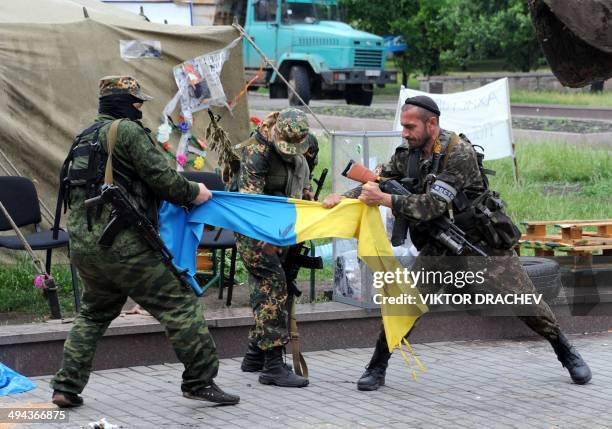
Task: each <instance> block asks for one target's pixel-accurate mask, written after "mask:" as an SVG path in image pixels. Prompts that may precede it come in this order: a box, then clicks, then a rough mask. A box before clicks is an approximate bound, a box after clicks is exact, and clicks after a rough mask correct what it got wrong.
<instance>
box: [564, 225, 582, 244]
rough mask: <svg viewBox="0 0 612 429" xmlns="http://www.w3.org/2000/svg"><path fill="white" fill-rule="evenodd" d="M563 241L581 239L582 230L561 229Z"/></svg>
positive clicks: (573, 228) (572, 227) (570, 227)
mask: <svg viewBox="0 0 612 429" xmlns="http://www.w3.org/2000/svg"><path fill="white" fill-rule="evenodd" d="M561 238H562V239H563V241H570V240H579V239H581V238H582V228H580V227H577V226H565V227H563V228H561Z"/></svg>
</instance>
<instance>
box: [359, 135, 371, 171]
mask: <svg viewBox="0 0 612 429" xmlns="http://www.w3.org/2000/svg"><path fill="white" fill-rule="evenodd" d="M361 145H362V149H363V165H365V166H366V167H368V168H370V147H369V144H368V136H367V135H366V133H363V137H362V139H361Z"/></svg>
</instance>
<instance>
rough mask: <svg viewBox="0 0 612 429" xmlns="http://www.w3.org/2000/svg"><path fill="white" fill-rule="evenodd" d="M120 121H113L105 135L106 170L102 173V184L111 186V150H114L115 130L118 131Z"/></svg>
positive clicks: (115, 141)
mask: <svg viewBox="0 0 612 429" xmlns="http://www.w3.org/2000/svg"><path fill="white" fill-rule="evenodd" d="M121 121H122V119H117V120H115V121H113V123H112V124H111V126H110V129H109V130H108V134H107V135H106V143H107V146H108V147H107V151H108V158H107V160H106V170H105V171H104V184H105V185H112V184H113V149H114V148H115V144H116V143H117V130H118V129H119V123H120V122H121Z"/></svg>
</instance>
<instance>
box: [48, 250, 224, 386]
mask: <svg viewBox="0 0 612 429" xmlns="http://www.w3.org/2000/svg"><path fill="white" fill-rule="evenodd" d="M72 262H73V263H74V264H75V266H76V267H77V269H78V271H79V274H80V276H81V279H82V280H83V283H84V290H83V298H82V307H81V311H80V313H79V314H78V316H77V317H76V319H75V321H74V326H73V327H72V329H71V331H70V334H69V335H68V339H67V340H66V342H65V343H64V357H63V362H62V368H61V369H60V370H59V372H58V373H57V374H56V375H55V377H54V378H53V379H52V380H51V387H52V388H53V389H56V390H61V391H64V392H69V393H75V394H78V393H81V392H82V391H83V389H84V388H85V385H86V384H87V381H88V379H89V375H90V373H91V367H92V362H93V359H94V354H95V351H96V346H97V343H98V340H99V339H100V338H101V337H102V336H103V335H104V332H105V331H106V328H108V325H109V324H110V322H111V321H112V320H113V319H115V318H116V317H117V316H119V314H120V312H121V309H122V307H123V305H124V304H125V302H126V299H127V297H128V296H129V297H130V298H132V299H133V300H134V301H136V302H137V303H138V304H140V305H141V306H142V307H143V308H144V309H145V310H147V311H148V312H149V313H151V315H152V316H153V317H155V318H156V319H157V320H158V321H159V322H160V323H161V324H162V326H163V327H164V329H165V330H166V335H167V337H168V339H169V340H170V343H171V344H172V347H173V348H174V351H175V352H176V355H177V357H178V358H179V360H180V361H181V362H182V363H183V365H185V371H184V372H183V383H182V386H181V388H182V390H183V391H191V390H197V389H199V388H202V387H205V386H208V385H210V383H211V381H212V379H213V378H214V377H215V376H216V375H217V370H218V367H219V361H218V358H217V352H216V348H215V343H214V341H213V339H212V337H211V335H210V333H209V331H208V327H207V325H206V321H205V320H204V314H203V310H202V305H201V304H200V302H199V301H198V300H197V298H196V297H195V295H194V294H193V292H192V291H191V290H188V289H187V288H185V287H184V286H182V285H181V284H180V283H179V281H178V280H177V279H176V278H175V277H174V275H173V274H172V273H171V272H170V271H169V270H168V269H167V268H166V267H165V266H164V265H163V264H162V263H161V257H160V256H159V255H158V254H157V253H155V252H153V251H152V250H151V251H146V252H144V253H142V254H139V255H137V256H132V257H129V258H122V257H120V256H118V255H117V254H111V253H110V252H108V253H98V254H96V255H78V254H73V255H72Z"/></svg>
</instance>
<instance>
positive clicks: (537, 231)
mask: <svg viewBox="0 0 612 429" xmlns="http://www.w3.org/2000/svg"><path fill="white" fill-rule="evenodd" d="M545 235H546V225H527V237H528V238H532V239H533V238H540V237H544V236H545Z"/></svg>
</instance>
